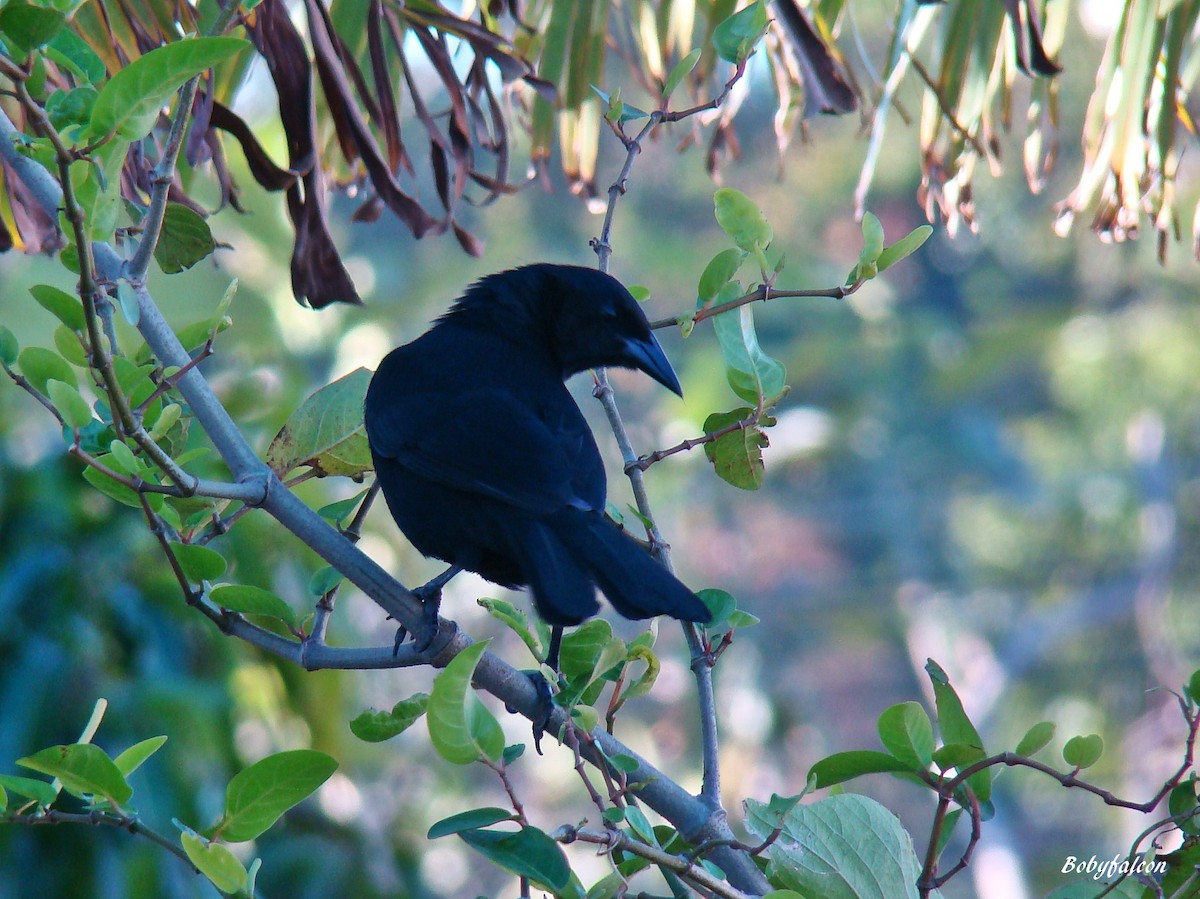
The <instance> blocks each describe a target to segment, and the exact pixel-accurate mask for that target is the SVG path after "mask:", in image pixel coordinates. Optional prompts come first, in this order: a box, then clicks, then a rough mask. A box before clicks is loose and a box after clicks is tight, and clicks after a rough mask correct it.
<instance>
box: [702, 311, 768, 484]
mask: <svg viewBox="0 0 1200 899" xmlns="http://www.w3.org/2000/svg"><path fill="white" fill-rule="evenodd" d="M719 317H720V316H718V318H719ZM750 413H751V410H750V409H749V408H748V407H746V406H742V407H740V408H738V409H732V410H730V411H729V412H714V413H713V414H712V415H710V416H708V418H706V419H704V432H705V433H706V434H712V433H714V432H716V431H720V430H722V429H724V428H726V427H729V426H730V425H732V424H734V423H735V422H738V421H742V420H743V419H745V418H746V417H747V416H749V415H750ZM768 443H769V441H768V440H767V435H766V434H764V433H763V432H762V430H761V429H759V428H758V427H756V426H753V425H752V426H749V427H746V428H740V429H738V430H734V431H730V432H729V433H728V434H725V435H723V436H721V437H718V438H717V439H716V440H714V441H713V442H712V443H706V444H704V455H705V456H706V457H707V458H708V461H709V462H711V463H712V464H713V468H714V469H716V472H717V476H718V477H720V478H721V480H723V481H727V482H728V483H730V484H732V485H733V486H734V487H740V488H741V489H742V490H757V489H758V488H759V487H761V486H762V482H763V477H764V475H765V474H766V469H765V467H764V465H763V457H762V451H763V447H765V446H767V444H768Z"/></svg>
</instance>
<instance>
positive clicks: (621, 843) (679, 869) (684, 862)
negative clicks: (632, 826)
mask: <svg viewBox="0 0 1200 899" xmlns="http://www.w3.org/2000/svg"><path fill="white" fill-rule="evenodd" d="M550 836H551V837H552V838H554V839H556V840H558V841H559V842H560V843H575V842H580V843H593V844H595V845H598V846H605V847H607V848H608V849H609V851H610V852H612V851H618V850H619V851H621V852H627V853H629V854H630V855H636V856H639V857H640V858H644V859H646V860H647V861H650V862H653V863H654V864H656V865H660V866H661V867H663V868H666V869H667V870H668V871H674V872H675V873H676V874H678V875H679V876H680V877H682V878H683V879H684V880H687V881H689V882H691V883H692V884H694V885H695V886H697V887H699V888H700V889H703V890H707V891H708V892H709V893H710V894H711V895H713V896H719V897H721V899H750V896H749V894H747V893H743V892H742V891H741V890H738V889H735V888H734V887H732V886H730V885H729V884H728V883H727V882H726V881H724V880H721V879H719V878H717V877H714V876H713V875H712V874H710V873H709V872H708V871H707V870H706V869H705V868H704V867H702V866H701V865H697V864H696V863H695V862H693V861H692V860H691V859H688V858H686V857H684V856H678V855H672V854H671V853H670V852H667V851H665V850H663V849H659V848H658V847H657V846H650V845H648V844H646V843H643V842H641V841H639V840H635V839H633V838H632V837H630V836H629V835H628V834H625V833H623V832H621V831H619V830H605V831H594V830H585V829H583V828H580V827H571V826H569V825H566V826H563V827H560V828H558V830H556V831H554V833H552V834H550Z"/></svg>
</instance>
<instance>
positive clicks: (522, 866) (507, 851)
mask: <svg viewBox="0 0 1200 899" xmlns="http://www.w3.org/2000/svg"><path fill="white" fill-rule="evenodd" d="M459 837H460V838H461V839H462V840H463V841H464V842H465V843H466V844H467V845H468V846H471V847H473V848H474V849H476V850H478V851H479V852H481V853H483V855H484V856H486V857H487V858H488V859H489V860H490V861H492V862H493V863H494V864H497V865H499V866H500V867H501V868H504V869H505V870H506V871H509V872H511V873H513V874H515V875H517V876H518V877H527V878H529V879H530V880H532V881H533V882H534V883H538V884H543V885H545V886H547V887H549V888H550V889H551V890H562V889H565V888H566V886H567V884H568V882H569V881H570V879H571V867H570V865H568V864H567V857H566V855H564V854H563V851H562V848H561V847H560V846H559V845H558V843H556V842H555V841H554V840H552V839H550V837H549V836H547V835H546V834H545V833H543V832H542V831H540V830H538V829H537V828H536V827H522V828H521V829H520V830H518V831H516V832H515V833H509V832H504V831H498V830H464V831H462V832H461V833H459Z"/></svg>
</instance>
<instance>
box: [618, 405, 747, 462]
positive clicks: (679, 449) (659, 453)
mask: <svg viewBox="0 0 1200 899" xmlns="http://www.w3.org/2000/svg"><path fill="white" fill-rule="evenodd" d="M767 411H768V410H766V409H755V410H754V411H752V412H751V413H750V414H749V415H747V416H746V417H745V418H743V419H741V420H739V421H735V422H734V423H733V424H731V425H726V426H725V427H723V428H718V429H717V430H715V431H709V432H707V433H706V434H705V435H704V436H703V437H692V438H689V439H687V440H682V441H680V442H679V443H677V444H675V445H674V446H670V447H667V448H666V449H661V450H655V451H654V452H652V453H647V454H646V455H644V456H640V457H639V458H638V460H637V461H636V462H634V463H633V464H632V465H631V466H628V467H627V468H626V472H625V473H626V474H628V473H629V468H638V469H641V470H642V471H645V470H646V469H648V468H649V467H650V466H651V465H655V464H656V463H658V462H661V461H662V460H663V459H666V458H668V457H669V456H673V455H675V454H676V453H683V452H687V451H689V450H693V449H695V448H696V447H698V446H704V444H706V443H715V442H716V441H718V440H720V439H721V438H722V437H725V436H726V435H728V434H732V433H734V432H735V431H745V430H747V429H748V428H752V427H754V426H756V425H757V424H758V423H759V422H761V421H762V419H763V416H764V415H766V413H767Z"/></svg>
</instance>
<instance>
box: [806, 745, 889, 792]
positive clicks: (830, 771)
mask: <svg viewBox="0 0 1200 899" xmlns="http://www.w3.org/2000/svg"><path fill="white" fill-rule="evenodd" d="M909 770H911V768H910V766H909V765H906V764H905V763H904V762H902V761H900V760H899V759H898V758H896V757H895V756H892V755H889V754H888V753H886V752H875V751H874V750H871V749H856V750H853V751H851V752H838V753H835V754H834V755H831V756H827V757H826V758H823V759H821V761H819V762H817V763H816V764H815V765H813V766H812V768H810V769H809V771H808V777H809V780H812V781H814V787H815V789H822V788H824V787H832V786H833V785H834V784H840V783H843V782H845V781H847V780H853V779H854V778H856V777H861V776H862V775H864V774H882V773H892V772H900V771H909Z"/></svg>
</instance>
